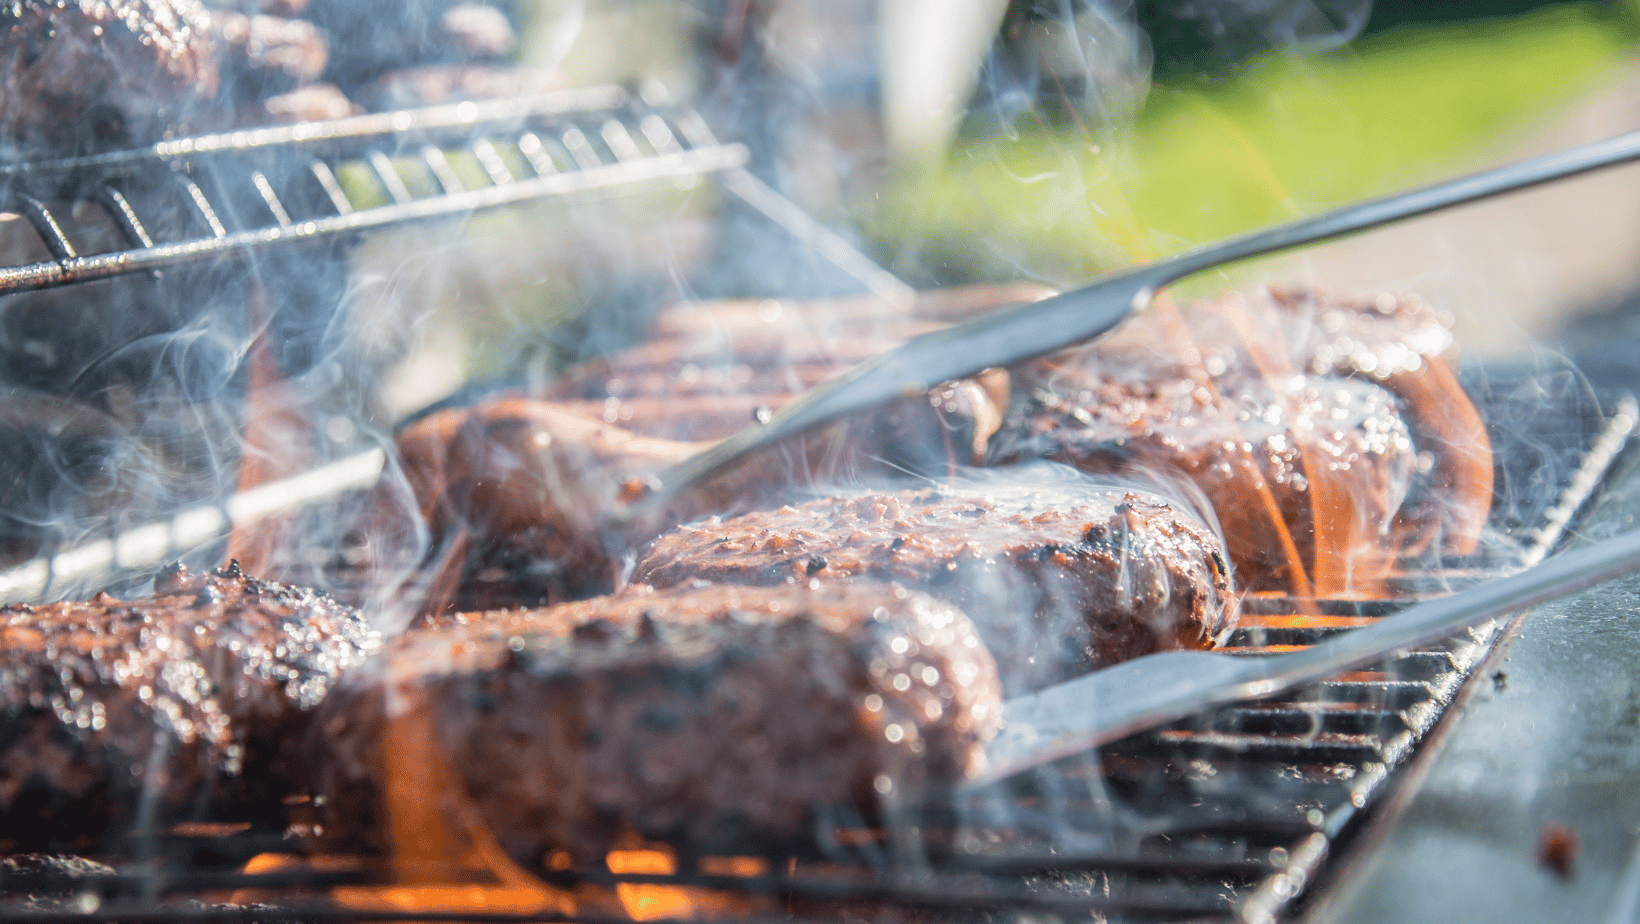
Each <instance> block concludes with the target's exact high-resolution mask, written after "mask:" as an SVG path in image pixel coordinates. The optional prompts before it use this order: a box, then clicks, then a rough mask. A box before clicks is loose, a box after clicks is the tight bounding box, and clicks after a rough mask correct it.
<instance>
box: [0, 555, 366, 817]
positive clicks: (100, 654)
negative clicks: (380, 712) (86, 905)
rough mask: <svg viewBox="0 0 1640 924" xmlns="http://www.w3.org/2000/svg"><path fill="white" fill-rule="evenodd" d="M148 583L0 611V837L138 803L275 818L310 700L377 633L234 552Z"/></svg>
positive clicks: (292, 774)
mask: <svg viewBox="0 0 1640 924" xmlns="http://www.w3.org/2000/svg"><path fill="white" fill-rule="evenodd" d="M156 584H157V587H156V595H155V596H154V597H153V598H151V599H146V600H119V599H115V598H113V597H110V596H108V595H106V594H102V595H99V596H98V597H97V598H96V599H94V600H91V601H86V602H71V603H57V604H48V605H39V606H9V607H6V608H4V609H3V610H0V844H5V845H8V846H9V847H10V848H12V849H17V848H42V847H48V846H54V847H77V846H83V845H87V844H94V843H95V842H96V841H97V840H98V839H100V838H102V837H103V836H105V835H108V836H114V837H118V836H120V835H123V834H126V833H128V832H129V829H130V826H131V825H132V824H134V823H136V822H137V821H138V820H139V817H140V816H141V814H142V813H143V812H144V811H152V812H153V815H152V818H151V819H150V820H151V822H152V824H153V825H155V826H157V827H160V828H162V829H163V827H165V826H169V825H171V824H174V823H176V822H181V821H196V820H208V819H229V820H234V821H247V820H249V821H263V822H273V823H277V822H279V821H280V819H281V818H282V813H283V807H282V799H283V797H284V796H286V795H290V794H293V793H298V792H304V791H305V782H306V763H305V761H304V760H303V759H302V754H301V750H300V742H301V739H302V736H303V734H304V731H305V729H306V727H307V722H308V718H309V715H310V713H311V712H312V710H313V709H314V708H315V707H317V706H318V704H319V701H320V700H321V699H322V698H323V697H324V695H325V693H326V691H327V690H328V689H329V686H330V683H331V681H332V680H333V679H334V678H335V677H336V675H337V674H338V673H339V672H340V671H342V670H343V669H345V668H347V667H350V666H352V665H354V664H356V663H359V662H361V661H363V660H364V659H365V657H366V656H367V655H368V654H369V653H370V652H371V651H373V650H374V649H375V648H376V647H378V645H379V638H378V636H377V635H376V633H375V632H374V631H372V630H371V629H370V628H369V626H368V625H367V624H366V623H365V621H364V619H363V617H362V616H361V615H360V614H359V613H358V612H357V611H355V610H352V609H350V608H348V607H344V606H342V605H340V604H338V603H336V602H335V601H333V600H331V599H330V598H328V597H325V596H323V595H321V594H316V593H314V592H313V591H310V590H305V589H300V588H295V587H289V586H285V585H282V584H275V583H272V582H268V581H261V580H257V579H255V578H250V577H247V576H245V575H244V574H243V573H241V572H240V571H239V568H238V566H237V565H232V566H230V567H228V568H226V569H223V570H219V571H213V572H211V573H209V574H205V575H192V574H189V573H187V572H186V571H182V570H173V571H172V572H170V573H168V574H167V575H164V576H162V578H161V579H160V580H159V581H157V582H156Z"/></svg>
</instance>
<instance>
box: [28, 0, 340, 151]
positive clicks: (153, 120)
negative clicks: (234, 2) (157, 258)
mask: <svg viewBox="0 0 1640 924" xmlns="http://www.w3.org/2000/svg"><path fill="white" fill-rule="evenodd" d="M329 56H330V46H329V41H328V39H327V37H326V36H325V34H324V33H323V32H322V31H321V30H320V29H319V28H318V27H317V26H315V25H314V24H312V23H309V22H304V21H301V20H296V19H288V18H283V17H279V16H270V15H265V14H262V13H244V12H237V11H233V10H214V11H213V10H210V9H208V8H207V4H205V3H201V2H199V0H72V2H62V0H22V2H18V3H12V4H9V5H8V6H7V7H6V9H5V10H3V11H0V79H3V80H4V89H5V93H4V94H0V138H3V139H4V140H5V141H6V142H8V143H9V144H11V145H13V146H14V148H15V149H17V150H19V151H21V152H23V153H25V154H27V155H28V156H67V155H72V154H78V153H86V152H89V151H93V150H99V149H107V148H116V147H123V146H130V145H139V144H147V143H151V142H154V141H157V140H159V139H160V138H162V137H164V136H165V135H167V134H168V133H176V132H183V133H187V132H193V131H210V130H216V129H220V128H224V127H227V126H229V125H232V124H240V123H252V124H255V123H262V122H267V121H290V120H291V116H292V114H293V113H300V114H313V113H316V112H319V111H321V107H319V106H316V105H314V103H313V97H314V95H315V93H316V92H326V91H315V90H314V89H312V88H313V87H314V85H315V81H316V80H317V79H318V78H319V77H320V75H322V74H323V73H324V71H325V69H326V65H327V62H328V61H329ZM336 93H337V91H336V90H335V89H334V88H330V90H329V91H328V93H327V95H329V96H330V98H329V99H328V100H327V103H326V105H325V106H324V107H322V111H323V112H324V113H325V114H327V115H330V116H334V115H346V114H348V112H349V111H351V109H350V108H349V109H338V107H337V105H336V103H335V98H334V95H335V94H336Z"/></svg>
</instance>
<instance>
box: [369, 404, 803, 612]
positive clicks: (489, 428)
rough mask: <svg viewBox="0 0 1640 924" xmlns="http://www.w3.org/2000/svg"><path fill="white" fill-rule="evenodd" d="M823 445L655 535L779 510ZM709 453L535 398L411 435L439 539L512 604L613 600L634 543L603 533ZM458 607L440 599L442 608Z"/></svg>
mask: <svg viewBox="0 0 1640 924" xmlns="http://www.w3.org/2000/svg"><path fill="white" fill-rule="evenodd" d="M813 445H814V446H815V447H816V455H815V456H806V455H802V454H801V449H799V450H797V453H798V454H793V455H788V454H786V453H783V452H768V453H763V454H761V455H759V456H757V457H756V458H753V459H751V460H748V461H747V462H746V463H745V464H744V465H742V466H740V467H738V468H737V469H736V470H735V472H734V473H732V475H731V476H726V477H724V478H719V479H716V480H713V481H711V482H709V483H707V484H705V485H702V486H701V489H700V490H699V491H696V492H694V493H692V494H690V495H688V496H685V497H682V498H680V499H679V500H678V501H677V502H676V503H675V504H674V505H673V506H672V508H671V509H670V510H668V511H665V512H663V513H662V514H661V518H660V521H659V522H660V523H662V524H664V525H658V526H654V527H652V529H653V532H651V533H650V535H653V534H654V533H658V532H660V531H661V530H662V529H664V528H666V526H670V525H672V524H675V523H679V522H684V521H687V520H692V519H696V518H698V517H701V516H705V515H706V514H708V513H711V512H714V511H725V510H727V511H739V510H745V509H748V508H749V507H752V506H756V505H758V504H760V503H764V504H767V503H779V502H780V501H781V500H782V499H784V498H785V497H787V496H789V492H790V491H791V490H793V489H792V487H791V486H792V485H794V484H802V483H805V482H806V481H807V480H808V479H809V478H811V477H812V472H813V470H814V467H815V466H817V465H819V464H821V463H820V461H819V459H818V454H819V453H822V452H824V450H825V446H824V444H823V443H819V442H816V443H814V444H813ZM701 448H703V446H702V445H701V444H696V443H684V442H675V441H672V440H665V439H651V438H647V437H643V436H638V435H635V434H633V433H630V432H628V431H625V430H623V429H621V428H619V427H613V426H609V425H607V424H604V423H602V422H601V421H598V420H595V419H589V418H586V417H582V416H579V415H577V414H574V413H572V412H570V411H567V410H565V409H563V408H561V407H558V406H556V405H553V404H551V403H548V402H544V401H531V400H528V399H523V398H502V399H496V400H491V401H486V402H483V403H480V404H478V405H475V406H473V407H470V408H458V409H452V410H447V411H441V412H439V413H437V414H434V415H431V416H429V417H427V418H423V419H422V420H421V421H418V422H417V423H416V424H414V425H412V426H411V427H409V428H407V429H406V430H405V431H404V432H403V433H401V434H400V436H399V449H400V453H401V456H402V457H403V459H404V463H405V472H406V475H407V478H408V480H409V482H410V485H411V488H412V490H413V491H414V493H415V494H416V497H417V500H418V502H419V503H420V505H421V511H422V515H423V517H424V518H425V520H426V522H427V523H428V525H429V527H430V528H431V530H432V533H433V535H434V537H435V540H436V541H439V542H441V543H446V544H448V543H456V544H459V545H460V546H461V548H460V549H458V550H456V551H455V552H453V553H452V554H453V555H454V556H455V558H456V559H458V560H454V561H452V567H453V568H454V569H455V570H456V571H459V572H460V573H461V574H462V575H464V577H463V578H461V579H462V580H464V581H466V583H467V584H469V585H472V584H474V583H475V579H478V580H476V583H479V584H483V583H485V581H487V580H496V581H500V582H501V583H502V584H503V585H504V589H503V590H502V592H501V595H502V597H503V598H508V597H510V598H511V599H521V600H537V601H540V602H547V603H559V602H563V601H565V600H572V599H577V598H580V597H585V596H590V595H592V594H596V593H602V592H605V591H608V590H609V589H611V587H612V586H613V583H614V567H615V566H614V557H616V556H618V555H619V554H620V553H621V552H622V551H624V548H623V545H622V542H623V541H624V540H623V538H622V537H616V536H611V535H606V534H605V533H604V532H603V529H602V520H603V518H604V516H605V515H606V514H607V513H608V512H609V511H610V510H612V509H613V508H614V505H615V504H616V503H617V501H618V500H621V499H625V500H632V499H635V498H636V497H638V496H639V495H641V493H642V492H643V491H644V490H645V487H644V485H645V483H646V479H648V478H649V477H650V476H652V475H654V474H655V473H656V472H658V471H660V470H661V469H663V468H665V467H666V466H668V465H670V464H672V463H674V462H677V461H680V460H682V459H683V458H686V457H687V456H689V455H690V454H692V453H694V452H695V451H697V450H699V449H701ZM386 503H387V501H384V505H386ZM644 538H647V536H646V537H644ZM639 541H641V540H639ZM487 574H493V577H492V578H485V575H487ZM488 599H489V598H487V597H483V596H479V597H473V596H472V595H470V594H469V595H468V596H466V597H464V598H460V599H459V602H460V603H462V604H467V605H470V604H473V603H475V602H476V603H477V605H480V606H482V605H486V603H485V601H486V600H488ZM450 602H452V601H450V600H443V599H441V600H436V601H435V602H434V604H433V606H432V609H434V610H437V609H439V608H441V607H442V606H444V605H447V604H448V603H450ZM502 602H505V599H501V600H496V601H495V603H494V605H501V603H502Z"/></svg>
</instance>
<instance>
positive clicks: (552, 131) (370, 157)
mask: <svg viewBox="0 0 1640 924" xmlns="http://www.w3.org/2000/svg"><path fill="white" fill-rule="evenodd" d="M747 156H748V155H747V151H746V148H745V147H744V146H743V145H739V144H724V143H720V142H718V141H717V139H716V138H715V137H714V136H713V135H712V133H711V131H710V130H709V129H708V128H707V126H706V123H705V121H704V120H702V119H701V118H700V116H699V115H698V114H697V113H694V112H693V111H691V110H688V109H673V108H663V107H658V106H650V105H648V104H647V103H645V102H644V101H642V100H641V99H638V98H635V97H633V96H632V95H631V94H629V93H627V92H626V91H625V90H622V89H620V88H614V87H606V88H593V89H586V90H575V91H566V92H563V93H560V94H554V95H551V96H543V97H538V98H535V99H530V100H505V101H494V102H483V103H472V102H468V103H458V104H454V105H448V106H439V107H432V108H427V109H419V110H406V111H400V112H392V113H382V114H376V115H365V116H357V117H353V118H346V119H339V120H335V121H331V122H318V123H303V124H300V125H294V126H288V127H278V128H262V129H250V130H244V131H234V132H225V133H222V134H217V135H208V136H202V137H196V138H186V139H180V140H173V141H163V142H160V143H158V144H155V145H152V146H151V147H148V148H142V149H138V150H131V151H118V152H112V153H107V154H100V155H89V156H85V157H76V158H69V159H61V160H55V161H42V162H31V163H24V164H13V165H7V166H0V209H3V210H4V211H6V212H9V213H11V214H12V215H15V216H21V218H23V219H25V220H26V221H27V223H28V224H29V225H31V226H32V228H33V230H34V232H35V234H36V235H37V236H38V238H39V243H40V244H41V245H42V246H43V248H44V253H45V254H47V255H49V259H42V260H37V261H35V262H28V263H23V264H21V265H8V266H4V267H0V295H4V294H8V293H12V292H22V291H29V290H35V289H47V288H54V287H56V286H61V285H68V284H71V283H76V282H86V281H90V280H95V279H106V278H110V277H114V276H121V275H127V274H132V273H142V272H153V271H159V270H164V269H168V268H172V267H178V266H183V265H187V264H192V263H199V262H203V261H207V260H211V259H215V258H220V257H224V256H236V255H243V254H245V253H247V252H251V251H255V250H260V249H264V248H269V247H276V246H289V245H298V244H313V243H318V242H322V241H325V240H329V239H333V238H342V237H347V236H350V235H355V234H358V233H361V232H365V231H372V230H378V229H382V228H387V227H391V226H394V225H400V224H405V223H408V222H414V221H426V220H431V219H438V218H450V217H456V216H460V215H465V214H467V213H470V212H474V211H478V210H482V209H489V208H496V207H500V206H506V205H515V204H518V203H523V202H529V201H532V200H539V199H547V198H552V197H558V196H565V195H571V194H575V193H583V192H588V191H592V190H599V189H614V188H620V187H629V186H633V185H637V184H643V183H653V182H657V181H674V180H675V181H687V180H690V179H694V178H699V177H702V176H706V175H709V174H714V173H722V172H725V171H738V170H739V168H740V167H742V166H743V165H744V164H745V163H746V161H747ZM738 182H739V183H740V185H745V179H739V180H738ZM110 230H112V231H113V232H114V233H108V232H109V231H110ZM8 262H9V261H8Z"/></svg>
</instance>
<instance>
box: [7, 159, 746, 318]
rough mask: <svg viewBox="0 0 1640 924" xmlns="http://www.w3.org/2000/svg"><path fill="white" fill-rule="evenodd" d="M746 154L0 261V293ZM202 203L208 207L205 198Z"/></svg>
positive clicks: (674, 173)
mask: <svg viewBox="0 0 1640 924" xmlns="http://www.w3.org/2000/svg"><path fill="white" fill-rule="evenodd" d="M746 160H747V152H746V149H745V148H744V147H742V146H741V145H738V144H726V145H719V146H717V147H713V148H705V149H696V150H692V151H684V152H682V153H679V154H668V155H662V156H657V157H651V158H647V159H645V160H642V161H637V162H635V163H629V164H609V165H606V166H602V167H596V168H593V169H590V170H582V171H577V172H574V173H555V174H551V175H547V176H539V177H535V178H534V179H529V180H520V181H519V182H516V183H511V184H509V185H507V186H490V187H485V188H483V189H474V190H468V191H467V192H464V193H457V194H454V195H446V196H435V197H432V198H428V199H419V200H415V201H411V202H406V203H402V204H394V205H387V206H380V207H377V208H371V209H363V210H358V211H353V212H348V213H346V214H339V215H335V216H332V217H329V218H319V219H314V220H312V221H304V222H298V223H295V224H292V225H291V226H289V227H278V226H274V227H268V228H259V229H255V230H250V231H241V232H237V233H232V234H228V233H226V231H225V229H224V234H223V235H222V236H219V237H213V238H205V239H200V240H193V241H186V242H182V243H176V244H162V245H159V246H156V247H152V248H147V249H144V250H134V251H120V252H115V253H106V254H94V255H91V256H84V257H76V258H74V259H72V260H57V261H52V262H49V263H35V264H31V265H29V266H18V267H7V268H3V269H0V295H4V294H9V293H12V292H24V291H31V290H37V289H49V288H53V287H55V286H61V285H67V284H69V283H75V282H87V281H90V280H94V279H107V278H110V277H113V276H119V275H123V274H126V273H133V272H141V271H144V270H149V269H165V268H168V267H171V266H177V265H180V264H186V263H194V262H199V261H202V260H207V259H210V258H212V257H216V256H220V255H224V254H231V253H234V252H236V251H249V250H252V249H255V248H258V247H265V246H270V245H275V244H299V243H302V242H305V241H314V240H322V239H324V238H326V237H329V236H332V235H339V234H345V233H355V232H361V231H370V230H374V229H377V228H385V227H389V226H392V225H396V224H402V223H405V222H410V221H426V220H429V219H435V218H446V217H453V216H457V215H462V214H465V213H467V212H471V211H476V210H479V209H488V208H496V207H499V206H504V205H514V204H517V203H522V202H528V201H530V200H532V199H540V198H543V197H547V196H554V195H565V194H570V193H579V192H587V191H591V190H597V189H608V188H611V187H617V186H624V185H629V184H638V183H644V182H651V181H655V180H664V179H670V178H674V177H683V176H698V175H701V174H707V173H714V172H718V171H722V170H731V169H734V168H736V167H740V166H742V165H744V164H745V163H746ZM190 185H191V184H190ZM195 188H197V187H195ZM201 195H203V193H201ZM206 205H207V206H208V203H206ZM217 224H218V225H219V226H220V224H221V222H220V220H219V221H218V222H217ZM213 230H214V229H213Z"/></svg>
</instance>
